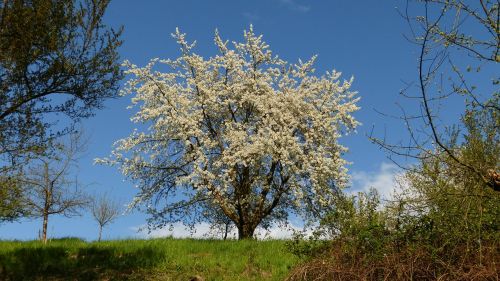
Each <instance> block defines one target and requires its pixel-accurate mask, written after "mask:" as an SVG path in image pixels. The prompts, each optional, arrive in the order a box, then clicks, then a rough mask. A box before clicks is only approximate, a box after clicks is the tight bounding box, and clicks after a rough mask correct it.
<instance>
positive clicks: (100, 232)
mask: <svg viewBox="0 0 500 281" xmlns="http://www.w3.org/2000/svg"><path fill="white" fill-rule="evenodd" d="M101 234H102V225H99V238H98V239H97V241H98V242H101Z"/></svg>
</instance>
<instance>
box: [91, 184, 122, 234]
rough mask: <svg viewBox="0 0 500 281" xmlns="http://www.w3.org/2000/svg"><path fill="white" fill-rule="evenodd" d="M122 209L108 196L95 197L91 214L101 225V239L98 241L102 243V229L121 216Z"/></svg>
mask: <svg viewBox="0 0 500 281" xmlns="http://www.w3.org/2000/svg"><path fill="white" fill-rule="evenodd" d="M120 209H121V208H120V205H119V204H118V203H117V202H116V201H113V200H111V199H109V198H108V196H107V195H106V194H105V195H102V196H99V197H94V199H93V202H92V205H91V212H92V216H93V217H94V219H95V220H96V221H97V224H99V238H98V239H97V241H101V237H102V229H103V228H104V227H105V226H106V225H108V224H110V223H112V222H113V221H114V220H115V219H116V218H117V217H118V216H119V215H120Z"/></svg>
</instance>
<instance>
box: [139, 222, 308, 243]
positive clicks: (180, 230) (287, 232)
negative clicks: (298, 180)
mask: <svg viewBox="0 0 500 281" xmlns="http://www.w3.org/2000/svg"><path fill="white" fill-rule="evenodd" d="M131 230H133V231H134V232H136V233H137V234H138V235H139V236H140V237H141V238H159V237H174V238H198V239H202V238H221V237H220V234H219V235H217V233H215V234H214V233H211V232H210V224H208V223H205V222H203V223H199V224H196V225H195V226H194V228H193V229H192V230H190V229H189V228H188V227H186V226H185V225H184V224H182V223H175V224H173V225H172V227H166V228H161V229H155V230H152V231H151V232H150V233H148V231H147V229H146V226H145V225H141V226H136V227H132V228H131ZM302 230H303V228H302V227H300V226H298V225H294V224H292V223H290V224H289V225H288V226H286V227H284V226H278V225H273V226H272V227H271V228H269V229H268V230H264V229H260V228H258V229H257V230H256V231H255V236H256V238H257V239H289V238H292V236H293V234H294V232H300V231H302ZM311 233H312V231H311V230H307V231H306V235H307V234H311ZM237 237H238V232H237V230H236V229H234V230H233V231H231V232H230V233H229V235H228V238H232V239H236V238H237Z"/></svg>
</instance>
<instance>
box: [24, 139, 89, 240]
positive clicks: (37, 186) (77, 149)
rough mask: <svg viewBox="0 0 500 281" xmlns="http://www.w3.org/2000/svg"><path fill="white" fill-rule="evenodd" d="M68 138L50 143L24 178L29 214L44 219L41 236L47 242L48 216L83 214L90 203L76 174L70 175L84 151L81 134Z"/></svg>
mask: <svg viewBox="0 0 500 281" xmlns="http://www.w3.org/2000/svg"><path fill="white" fill-rule="evenodd" d="M69 138H70V139H69V141H68V143H67V144H63V143H56V144H54V145H52V146H51V147H52V149H53V151H52V152H51V153H46V154H44V155H43V156H40V157H38V158H37V159H36V160H33V161H32V163H31V164H30V165H29V166H28V167H27V169H26V171H25V172H24V173H23V176H22V177H21V183H22V184H23V186H24V187H25V190H26V196H25V200H26V201H27V202H26V206H28V208H29V209H30V210H31V211H30V212H31V214H30V216H32V217H41V218H42V219H43V226H42V237H41V238H42V240H43V242H44V243H46V242H47V225H48V221H49V216H51V215H64V216H66V217H71V216H75V215H80V212H79V211H80V210H81V209H82V208H83V207H84V206H86V205H87V204H88V203H89V199H88V196H87V195H85V193H84V192H82V190H81V188H80V187H79V182H78V179H77V177H76V176H75V177H74V178H73V177H72V176H71V173H72V172H73V169H74V168H75V167H76V160H77V159H78V156H79V153H81V152H83V151H84V150H85V146H84V144H83V143H82V134H81V133H73V134H71V135H70V136H69Z"/></svg>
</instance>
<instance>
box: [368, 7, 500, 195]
mask: <svg viewBox="0 0 500 281" xmlns="http://www.w3.org/2000/svg"><path fill="white" fill-rule="evenodd" d="M499 6H500V2H499V1H491V0H477V1H465V0H446V1H445V0H416V1H411V0H407V1H406V6H405V8H404V9H401V10H400V12H401V15H402V17H403V18H404V19H405V20H406V21H407V23H408V25H409V27H410V31H411V33H410V35H409V36H408V37H407V39H408V40H409V41H410V42H411V43H413V44H415V45H416V46H417V48H418V49H417V50H418V61H417V62H418V65H417V68H418V79H417V81H415V82H412V83H407V86H406V87H405V89H404V90H402V91H401V95H402V96H404V97H405V98H409V99H410V100H412V101H418V102H419V105H420V107H418V108H417V110H416V111H414V112H411V111H410V110H409V107H401V111H402V115H401V116H400V117H398V118H400V119H401V120H402V121H403V122H404V123H405V125H406V128H407V130H408V136H409V137H408V139H407V140H405V142H399V143H398V142H394V141H390V140H388V139H386V138H385V137H384V138H376V137H373V135H372V136H371V138H372V140H373V141H374V142H375V143H377V144H379V145H380V146H381V147H383V148H384V149H386V150H388V151H389V152H390V153H391V157H392V156H404V157H410V158H417V159H420V160H423V159H427V158H439V159H437V160H438V161H441V162H443V161H445V158H446V159H451V160H452V161H453V163H454V165H456V166H457V168H460V169H461V171H462V173H467V174H472V175H474V176H475V177H477V179H478V180H480V181H482V182H483V184H484V186H486V187H488V188H491V189H493V190H495V191H500V185H499V182H500V181H499V177H498V174H499V172H498V170H499V162H500V160H499V158H498V157H497V158H496V160H495V159H494V160H492V161H479V162H475V163H472V162H469V161H468V160H467V158H466V157H463V155H461V152H460V151H461V146H462V145H463V144H464V138H467V134H468V133H467V132H466V131H467V128H465V127H464V122H463V120H465V119H467V118H468V116H469V115H470V113H471V111H474V110H490V111H494V112H496V113H497V114H498V113H499V112H500V104H499V100H500V92H499V91H498V85H499V83H500V77H499V76H498V63H499V62H500V31H499V30H500V24H499V22H500V13H499ZM443 108H446V113H444V112H442V111H441V110H442V109H443ZM458 119H461V122H457V120H458ZM464 131H465V133H464ZM497 134H498V123H497ZM489 145H491V146H496V145H498V142H496V143H490V144H489Z"/></svg>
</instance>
